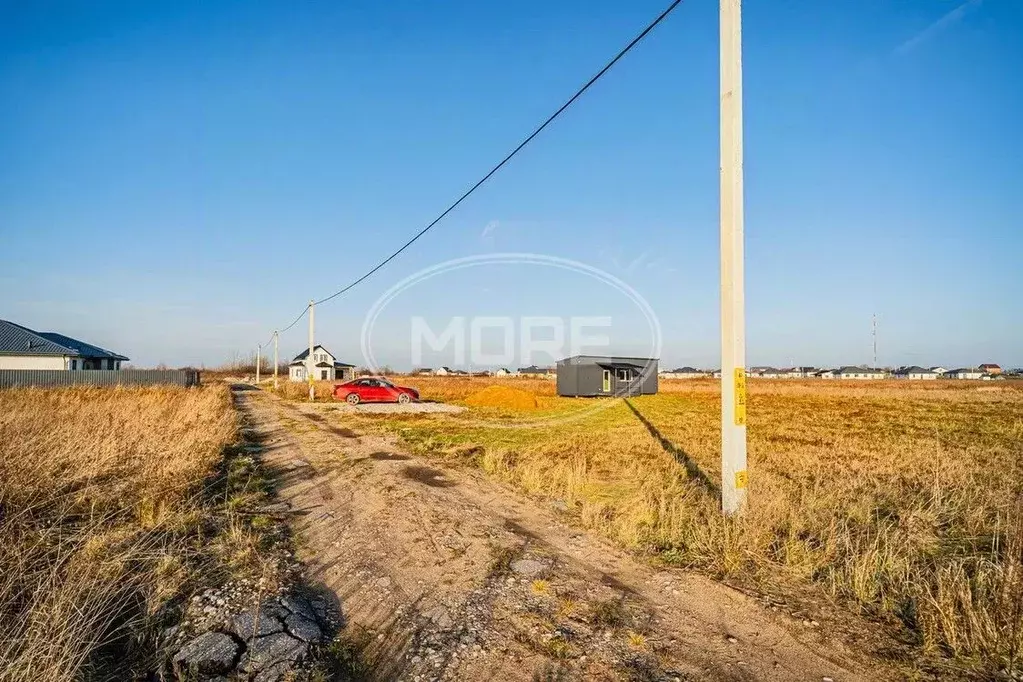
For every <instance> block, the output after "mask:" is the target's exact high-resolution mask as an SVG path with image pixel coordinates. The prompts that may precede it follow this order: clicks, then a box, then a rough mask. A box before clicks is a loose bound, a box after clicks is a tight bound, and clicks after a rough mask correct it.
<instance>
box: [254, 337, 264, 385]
mask: <svg viewBox="0 0 1023 682" xmlns="http://www.w3.org/2000/svg"><path fill="white" fill-rule="evenodd" d="M262 351H263V344H259V345H258V346H256V386H259V366H260V365H261V364H262V358H261V357H260V355H261V353H262Z"/></svg>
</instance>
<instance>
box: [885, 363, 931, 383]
mask: <svg viewBox="0 0 1023 682" xmlns="http://www.w3.org/2000/svg"><path fill="white" fill-rule="evenodd" d="M892 377H894V378H895V379H910V380H913V381H917V380H926V379H937V378H938V373H937V372H935V371H934V370H931V369H927V368H926V367H919V366H917V365H912V366H910V367H900V368H899V369H897V370H896V371H895V372H893V373H892Z"/></svg>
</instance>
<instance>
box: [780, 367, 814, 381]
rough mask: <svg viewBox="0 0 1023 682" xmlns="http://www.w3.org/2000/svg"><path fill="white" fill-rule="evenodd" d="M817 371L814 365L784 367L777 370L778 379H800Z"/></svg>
mask: <svg viewBox="0 0 1023 682" xmlns="http://www.w3.org/2000/svg"><path fill="white" fill-rule="evenodd" d="M815 371H817V368H816V367H786V368H784V369H779V370H778V378H780V379H802V378H803V377H806V376H809V375H812V374H813V373H814V372H815Z"/></svg>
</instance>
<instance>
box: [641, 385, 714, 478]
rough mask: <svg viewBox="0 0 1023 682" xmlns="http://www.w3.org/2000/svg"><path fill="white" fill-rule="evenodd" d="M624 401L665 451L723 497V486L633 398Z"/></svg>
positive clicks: (690, 476) (690, 475)
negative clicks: (670, 437) (662, 429)
mask: <svg viewBox="0 0 1023 682" xmlns="http://www.w3.org/2000/svg"><path fill="white" fill-rule="evenodd" d="M624 402H625V404H626V405H628V406H629V409H630V410H632V413H633V414H634V415H636V418H637V419H639V421H640V422H642V423H643V426H645V427H646V430H647V431H649V432H650V435H651V436H653V437H654V438H656V439H657V442H658V443H660V444H661V447H662V448H664V451H665V452H667V453H668V454H669V455H671V456H672V457H674V458H675V461H676V462H678V463H679V464H681V465H682V466H683V467H685V470H686V473H687V474H689V478H691V479H692V480H694V481H696V482H697V483H699V484H700V485H702V486H703V487H704V488H706V489H707V492H709V493H710V494H712V495H714V497H718V498H720V497H721V488H720V487H719V486H718V485H717V484H716V483H714V481H712V480H710V477H709V476H707V474H705V473H704V472H703V470H702V469H701V468H700V467H699V465H698V464H697V463H696V462H694V461H693V459H692V458H691V457H690V456H689V454H688V453H687V452H686V451H685V450H683V449H682V448H680V447H679V446H677V445H675V444H674V443H672V442H671V441H670V440H668V439H667V438H665V437H664V434H663V433H661V432H660V430H658V428H657V427H656V426H654V425H653V424H652V423H651V422H650V420H649V419H647V418H646V417H644V416H643V413H642V412H640V411H639V410H638V409H636V406H635V405H633V404H632V401H631V400H629V399H628V398H626V399H625V401H624Z"/></svg>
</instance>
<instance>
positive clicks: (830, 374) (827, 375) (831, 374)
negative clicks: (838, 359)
mask: <svg viewBox="0 0 1023 682" xmlns="http://www.w3.org/2000/svg"><path fill="white" fill-rule="evenodd" d="M814 377H816V378H817V379H837V378H838V370H837V369H822V370H819V371H817V372H814Z"/></svg>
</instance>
